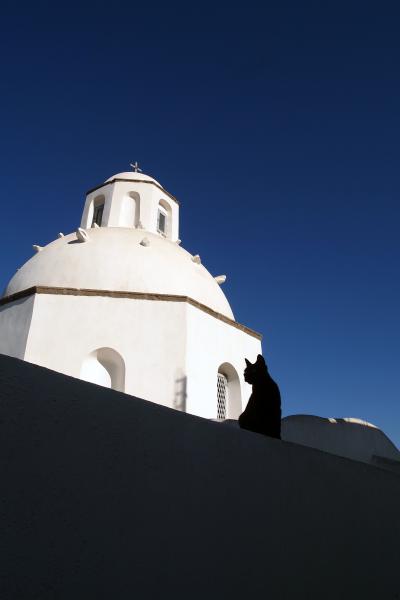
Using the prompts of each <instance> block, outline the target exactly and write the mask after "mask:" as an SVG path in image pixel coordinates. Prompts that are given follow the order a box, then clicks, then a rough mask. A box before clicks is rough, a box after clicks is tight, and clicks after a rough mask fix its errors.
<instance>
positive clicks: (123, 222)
mask: <svg viewBox="0 0 400 600" xmlns="http://www.w3.org/2000/svg"><path fill="white" fill-rule="evenodd" d="M139 221H140V196H139V194H138V193H137V192H129V194H126V196H124V197H123V198H122V202H121V212H120V214H119V226H120V227H137V226H138V224H139Z"/></svg>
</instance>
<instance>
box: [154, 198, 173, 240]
mask: <svg viewBox="0 0 400 600" xmlns="http://www.w3.org/2000/svg"><path fill="white" fill-rule="evenodd" d="M171 214H172V210H171V206H170V205H169V203H168V202H166V201H165V200H160V202H159V203H158V210H157V231H158V233H160V234H161V235H164V236H165V237H167V238H170V237H171Z"/></svg>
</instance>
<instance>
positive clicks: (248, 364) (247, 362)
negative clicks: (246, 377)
mask: <svg viewBox="0 0 400 600" xmlns="http://www.w3.org/2000/svg"><path fill="white" fill-rule="evenodd" d="M244 360H245V361H246V366H247V367H250V366H251V362H250V361H249V360H247V358H245V359H244Z"/></svg>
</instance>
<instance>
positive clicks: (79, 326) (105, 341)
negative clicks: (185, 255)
mask: <svg viewBox="0 0 400 600" xmlns="http://www.w3.org/2000/svg"><path fill="white" fill-rule="evenodd" d="M185 312H186V305H185V304H184V303H171V302H154V301H147V300H130V299H124V298H103V297H99V296H94V297H88V296H61V295H49V294H39V295H38V296H37V300H36V304H35V311H34V315H33V321H32V329H31V333H30V336H29V344H28V347H27V352H26V356H25V358H26V360H28V361H29V362H33V363H35V364H38V365H42V366H45V367H48V368H50V369H54V370H55V371H59V372H61V373H65V374H67V375H71V376H73V377H78V378H79V377H80V376H81V369H82V364H83V362H84V361H85V360H86V359H87V358H88V357H89V355H90V354H91V353H92V352H93V351H94V350H96V349H98V348H111V349H113V350H115V351H116V352H118V353H119V354H120V355H121V357H122V358H123V360H124V362H125V366H126V377H125V386H124V387H125V392H126V393H128V394H132V395H136V396H138V397H140V398H145V399H147V400H151V401H153V402H157V403H159V404H165V405H167V406H172V405H173V399H174V395H175V372H176V370H177V369H181V370H182V372H183V371H185V365H184V362H185V334H186V331H185Z"/></svg>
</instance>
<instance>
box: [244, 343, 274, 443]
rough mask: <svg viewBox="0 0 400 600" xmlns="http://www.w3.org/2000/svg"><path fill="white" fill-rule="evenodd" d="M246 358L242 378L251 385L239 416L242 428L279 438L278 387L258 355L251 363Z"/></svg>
mask: <svg viewBox="0 0 400 600" xmlns="http://www.w3.org/2000/svg"><path fill="white" fill-rule="evenodd" d="M245 360H246V365H247V366H246V368H245V370H244V380H245V381H247V383H250V384H251V385H252V387H253V390H252V394H251V396H250V399H249V402H248V404H247V406H246V408H245V410H244V411H243V412H242V414H241V415H240V417H239V425H240V427H241V428H242V429H248V430H250V431H255V432H256V433H262V434H264V435H268V436H270V437H274V438H278V439H280V438H281V395H280V392H279V387H278V385H277V384H276V383H275V381H274V380H273V379H272V377H271V376H270V374H269V373H268V368H267V365H266V364H265V360H264V359H263V357H262V356H261V354H259V355H258V357H257V361H256V362H255V363H254V364H252V363H251V362H250V361H248V360H247V358H246V359H245Z"/></svg>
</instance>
